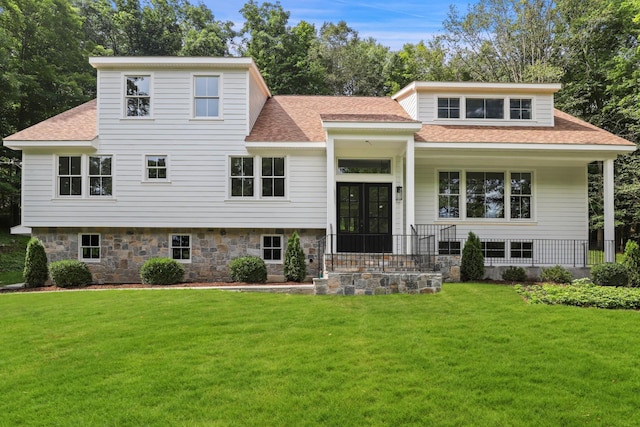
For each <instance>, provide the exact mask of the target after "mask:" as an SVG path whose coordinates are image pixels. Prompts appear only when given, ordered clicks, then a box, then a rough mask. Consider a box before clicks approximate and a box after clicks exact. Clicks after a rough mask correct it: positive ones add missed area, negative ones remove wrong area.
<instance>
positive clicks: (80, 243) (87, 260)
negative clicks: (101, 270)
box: [78, 233, 102, 263]
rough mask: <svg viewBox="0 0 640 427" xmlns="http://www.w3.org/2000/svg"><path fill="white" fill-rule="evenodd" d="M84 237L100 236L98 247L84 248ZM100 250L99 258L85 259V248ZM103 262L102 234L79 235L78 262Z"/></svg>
mask: <svg viewBox="0 0 640 427" xmlns="http://www.w3.org/2000/svg"><path fill="white" fill-rule="evenodd" d="M83 236H98V245H97V246H92V245H89V246H83V245H82V237H83ZM96 247H97V248H98V258H84V257H83V253H82V252H83V249H84V248H89V249H91V248H96ZM101 260H102V235H101V234H100V233H78V261H82V262H88V263H96V262H100V261H101Z"/></svg>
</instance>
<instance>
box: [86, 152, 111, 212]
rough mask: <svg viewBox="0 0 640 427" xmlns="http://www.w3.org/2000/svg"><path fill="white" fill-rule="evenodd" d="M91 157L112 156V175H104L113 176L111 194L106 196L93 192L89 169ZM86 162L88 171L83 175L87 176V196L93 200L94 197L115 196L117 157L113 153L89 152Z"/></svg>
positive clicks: (109, 197) (105, 196)
mask: <svg viewBox="0 0 640 427" xmlns="http://www.w3.org/2000/svg"><path fill="white" fill-rule="evenodd" d="M91 157H110V158H111V175H104V176H110V177H111V194H109V195H104V196H103V195H100V194H91V188H90V186H91V180H90V179H89V178H90V175H89V172H90V171H89V169H90V168H89V158H91ZM85 162H86V168H85V170H86V173H85V174H83V176H85V178H86V189H87V198H89V199H92V200H94V199H112V198H113V197H114V194H115V178H114V176H115V175H114V173H113V172H114V171H115V159H114V156H113V154H95V153H93V154H87V155H86V159H85ZM99 176H101V177H102V176H103V175H99Z"/></svg>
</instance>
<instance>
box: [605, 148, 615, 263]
mask: <svg viewBox="0 0 640 427" xmlns="http://www.w3.org/2000/svg"><path fill="white" fill-rule="evenodd" d="M602 172H603V173H602V174H603V182H604V191H603V193H604V260H605V261H606V262H615V256H616V251H615V244H614V240H615V204H614V198H613V182H614V181H613V159H607V160H605V161H604V164H603V170H602Z"/></svg>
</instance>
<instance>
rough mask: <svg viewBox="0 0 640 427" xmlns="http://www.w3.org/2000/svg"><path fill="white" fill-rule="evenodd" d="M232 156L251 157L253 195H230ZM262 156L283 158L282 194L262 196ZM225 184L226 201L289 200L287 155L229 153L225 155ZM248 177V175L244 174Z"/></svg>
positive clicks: (231, 187)
mask: <svg viewBox="0 0 640 427" xmlns="http://www.w3.org/2000/svg"><path fill="white" fill-rule="evenodd" d="M234 158H247V159H253V176H252V178H253V195H251V196H234V195H232V190H233V184H232V179H233V178H234V177H233V176H232V175H231V166H232V159H234ZM263 158H282V159H284V176H283V177H282V178H284V196H263V195H262V178H263V176H262V159H263ZM226 176H227V178H226V182H227V183H226V185H227V191H226V194H227V198H226V199H225V200H226V201H228V202H238V201H273V202H288V201H289V197H290V196H289V194H290V192H289V156H286V155H266V156H259V155H254V156H252V155H245V154H237V155H229V156H228V157H227V172H226ZM246 176H247V177H248V175H246ZM239 177H240V176H239V175H238V176H236V177H235V178H239Z"/></svg>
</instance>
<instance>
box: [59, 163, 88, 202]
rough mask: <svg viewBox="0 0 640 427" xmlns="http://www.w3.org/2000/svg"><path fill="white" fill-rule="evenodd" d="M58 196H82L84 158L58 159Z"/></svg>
mask: <svg viewBox="0 0 640 427" xmlns="http://www.w3.org/2000/svg"><path fill="white" fill-rule="evenodd" d="M58 195H59V196H81V195H82V158H81V157H80V156H60V157H58Z"/></svg>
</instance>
